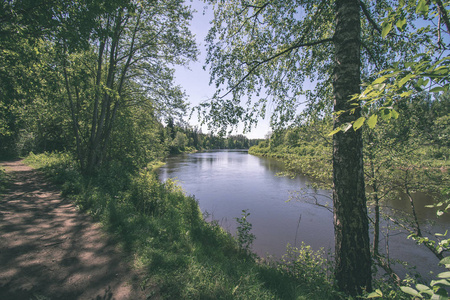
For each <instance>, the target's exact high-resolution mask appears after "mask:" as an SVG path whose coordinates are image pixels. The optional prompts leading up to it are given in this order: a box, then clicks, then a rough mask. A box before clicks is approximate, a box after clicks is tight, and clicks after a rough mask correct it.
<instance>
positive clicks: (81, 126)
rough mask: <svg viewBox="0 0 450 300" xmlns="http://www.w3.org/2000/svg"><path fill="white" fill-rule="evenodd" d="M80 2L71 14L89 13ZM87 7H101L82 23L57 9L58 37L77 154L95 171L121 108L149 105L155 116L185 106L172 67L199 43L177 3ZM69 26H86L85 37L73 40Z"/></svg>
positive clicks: (187, 15)
mask: <svg viewBox="0 0 450 300" xmlns="http://www.w3.org/2000/svg"><path fill="white" fill-rule="evenodd" d="M77 4H78V3H74V4H73V7H70V11H71V12H72V11H73V12H74V14H75V16H77V13H78V12H79V11H82V12H84V11H85V10H86V6H83V5H80V6H77ZM87 7H88V9H87V12H90V13H91V14H93V13H94V12H95V9H98V10H100V13H98V14H96V15H95V18H94V20H93V21H91V22H90V23H87V25H86V24H84V23H80V22H78V21H80V20H84V18H80V19H79V20H78V19H77V18H75V17H72V14H68V13H65V12H62V13H60V14H59V15H58V16H57V19H58V21H59V22H60V25H61V26H60V31H59V32H58V33H57V34H56V36H57V37H58V39H57V46H58V47H59V48H60V61H61V64H60V71H61V74H62V76H63V78H64V85H65V91H66V95H67V100H68V107H69V108H70V114H71V120H72V127H73V136H74V137H75V141H76V149H77V150H76V152H77V156H78V159H79V161H80V164H81V168H82V170H84V172H86V173H92V172H95V170H96V169H98V168H99V167H100V166H101V165H102V163H103V161H104V157H105V153H107V151H108V147H109V145H110V140H111V134H112V132H113V129H114V125H115V122H116V119H117V117H118V114H119V111H120V110H121V109H123V108H125V107H127V106H146V105H147V106H152V107H153V108H154V111H155V113H156V114H157V115H160V116H163V114H167V115H172V116H173V115H176V113H177V111H178V110H179V109H181V110H184V103H183V97H184V94H183V92H182V91H181V90H180V88H179V87H177V86H173V84H172V82H173V70H172V69H170V68H169V65H170V64H185V63H187V61H188V60H190V59H193V58H195V55H196V48H195V43H194V40H193V37H192V35H191V33H190V32H189V30H188V28H187V22H188V21H189V20H190V19H191V11H190V10H189V9H188V8H187V7H185V6H184V5H183V4H182V2H181V1H178V0H172V1H150V2H147V1H144V2H134V1H117V2H111V3H109V4H108V5H106V6H99V7H93V8H92V10H94V12H91V11H89V6H87ZM73 27H82V28H86V27H87V29H85V30H83V31H82V32H83V33H86V35H87V37H88V39H87V40H85V39H83V38H84V37H83V36H75V37H74V36H73V33H71V32H70V28H73ZM72 40H74V41H75V42H72ZM80 41H85V42H87V43H88V44H87V45H83V43H80ZM80 44H81V45H80Z"/></svg>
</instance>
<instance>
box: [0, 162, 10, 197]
mask: <svg viewBox="0 0 450 300" xmlns="http://www.w3.org/2000/svg"><path fill="white" fill-rule="evenodd" d="M8 182H9V178H8V175H7V174H6V172H5V170H4V169H3V168H1V167H0V195H1V194H3V192H4V191H5V189H6V186H7V185H8Z"/></svg>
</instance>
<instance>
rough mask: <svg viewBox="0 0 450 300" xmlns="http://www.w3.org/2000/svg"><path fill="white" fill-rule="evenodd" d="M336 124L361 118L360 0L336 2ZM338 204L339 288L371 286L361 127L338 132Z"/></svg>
mask: <svg viewBox="0 0 450 300" xmlns="http://www.w3.org/2000/svg"><path fill="white" fill-rule="evenodd" d="M335 9H336V31H335V36H334V43H335V64H336V66H335V70H334V78H333V94H334V111H335V112H338V111H346V113H343V114H341V115H339V116H338V117H336V118H335V121H334V128H338V127H340V126H341V125H343V124H345V123H348V122H352V121H355V120H356V119H358V118H359V117H360V114H361V112H360V109H359V108H358V109H356V110H355V111H354V112H353V113H351V112H350V110H351V109H353V108H355V107H357V106H352V105H351V102H350V101H349V99H350V98H351V95H353V94H358V93H359V92H360V86H359V85H360V68H361V65H360V30H361V25H360V11H359V9H360V7H359V1H358V0H338V1H336V7H335ZM333 204H334V228H335V254H336V270H335V277H336V284H337V287H338V288H339V289H340V290H341V291H343V292H345V293H348V294H350V295H357V294H361V292H362V290H363V289H366V290H368V291H370V290H371V285H372V276H371V257H370V243H369V224H368V217H367V206H366V197H365V187H364V168H363V153H362V134H361V130H357V131H354V130H353V129H350V130H348V131H347V132H342V131H341V132H339V133H337V134H335V135H334V136H333Z"/></svg>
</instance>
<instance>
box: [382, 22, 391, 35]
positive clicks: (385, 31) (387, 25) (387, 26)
mask: <svg viewBox="0 0 450 300" xmlns="http://www.w3.org/2000/svg"><path fill="white" fill-rule="evenodd" d="M391 29H392V22H386V23H384V24H383V29H382V30H381V36H382V37H383V38H385V37H386V36H387V35H388V33H389V32H390V31H391Z"/></svg>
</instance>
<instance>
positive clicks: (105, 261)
mask: <svg viewBox="0 0 450 300" xmlns="http://www.w3.org/2000/svg"><path fill="white" fill-rule="evenodd" d="M2 165H3V166H4V167H5V168H6V171H7V172H8V173H9V174H11V175H12V178H13V183H12V184H11V185H10V187H9V189H8V190H7V191H6V193H5V194H4V195H3V196H0V299H2V300H6V299H26V300H29V299H33V300H35V299H36V300H48V299H51V300H55V299H65V300H66V299H145V295H144V291H142V290H141V289H140V288H139V280H138V278H137V275H136V274H135V272H133V271H132V270H131V269H130V267H129V266H128V265H127V263H126V258H125V255H124V254H123V253H120V251H118V250H117V247H116V246H115V245H114V243H113V242H112V241H111V240H110V239H108V238H107V237H106V235H105V233H104V232H103V231H102V230H101V228H100V226H99V225H98V224H95V223H94V222H93V221H92V219H91V218H90V217H89V216H86V215H84V214H82V213H80V212H79V211H77V209H76V208H75V206H74V205H73V204H72V203H70V202H69V201H68V200H65V199H62V198H61V197H60V194H59V192H58V191H57V189H56V188H55V187H54V186H52V185H50V184H48V183H46V182H45V179H44V177H43V176H42V174H40V173H39V172H36V171H35V170H33V169H32V168H30V167H27V166H25V165H24V164H23V163H22V162H21V161H13V162H5V163H2Z"/></svg>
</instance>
